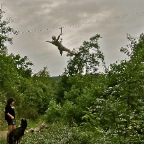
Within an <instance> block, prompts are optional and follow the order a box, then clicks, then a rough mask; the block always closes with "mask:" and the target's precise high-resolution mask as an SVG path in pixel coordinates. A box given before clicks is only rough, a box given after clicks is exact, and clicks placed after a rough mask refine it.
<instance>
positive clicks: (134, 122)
mask: <svg viewBox="0 0 144 144" xmlns="http://www.w3.org/2000/svg"><path fill="white" fill-rule="evenodd" d="M8 24H9V21H5V20H3V11H2V10H0V109H1V111H0V113H1V114H0V115H1V116H3V113H4V112H3V109H4V106H5V102H6V99H7V98H8V97H9V96H13V97H14V98H15V99H16V112H17V119H18V120H19V119H20V118H21V117H25V118H26V119H28V120H29V121H32V123H36V124H37V126H38V125H40V124H41V123H42V122H45V123H46V124H47V125H48V128H47V129H44V130H43V131H40V132H34V133H31V132H30V131H29V132H28V133H26V134H25V137H24V142H25V143H26V144H29V143H31V144H33V143H34V144H36V143H45V144H54V143H57V144H67V143H69V144H94V143H98V144H99V143H106V144H113V143H121V144H124V143H132V144H136V143H142V142H143V139H144V136H143V135H144V123H143V119H144V114H143V111H144V100H143V99H144V81H143V79H144V34H141V35H140V36H139V38H138V39H135V38H133V37H131V36H130V35H128V36H127V38H128V40H129V42H130V44H129V45H128V46H127V47H126V48H121V49H120V51H121V52H123V53H124V54H126V55H127V57H128V58H127V60H122V61H120V62H119V63H118V62H116V63H113V64H111V65H110V66H109V67H106V65H105V60H104V55H103V53H102V51H101V50H100V47H99V43H98V40H99V38H100V35H98V34H97V35H95V36H93V37H92V38H90V40H89V41H85V42H83V45H82V46H81V47H80V48H79V50H78V51H76V53H77V55H75V56H73V57H70V56H69V60H68V64H67V67H66V69H65V72H64V73H63V74H62V75H61V76H60V78H59V77H58V78H56V79H55V78H52V77H51V76H50V74H49V72H48V69H47V68H46V67H44V68H43V69H42V70H40V71H39V72H38V73H36V74H33V73H32V65H33V64H32V62H31V61H29V59H28V58H27V57H26V56H25V57H23V58H22V57H21V56H20V55H14V54H8V53H7V47H6V45H5V43H6V42H10V43H11V44H12V38H10V33H15V31H14V30H13V29H12V28H10V27H9V26H8ZM100 67H103V70H104V72H103V73H102V72H99V68H100ZM41 117H42V118H41ZM36 119H40V121H39V122H37V121H35V120H36ZM0 123H1V124H3V123H5V122H4V119H0ZM32 126H33V124H30V123H29V125H28V130H29V129H30V128H31V127H32ZM37 126H36V127H37ZM0 142H1V141H0Z"/></svg>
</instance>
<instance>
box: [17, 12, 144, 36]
mask: <svg viewBox="0 0 144 144" xmlns="http://www.w3.org/2000/svg"><path fill="white" fill-rule="evenodd" d="M138 14H144V11H140V12H135V13H132V14H124V15H121V16H115V17H113V18H106V19H94V20H91V21H87V22H83V23H80V24H73V25H66V26H63V27H62V26H60V27H56V28H46V29H40V30H28V31H17V32H18V33H19V34H26V33H35V32H44V31H52V30H57V29H60V28H74V27H80V26H83V25H88V24H92V23H100V22H102V21H109V20H117V19H120V18H124V17H127V16H131V15H132V16H133V15H138Z"/></svg>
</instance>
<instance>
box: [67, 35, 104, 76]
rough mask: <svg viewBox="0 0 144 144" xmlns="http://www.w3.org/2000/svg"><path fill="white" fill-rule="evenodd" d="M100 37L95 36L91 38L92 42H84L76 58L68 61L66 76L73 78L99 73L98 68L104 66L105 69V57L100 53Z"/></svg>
mask: <svg viewBox="0 0 144 144" xmlns="http://www.w3.org/2000/svg"><path fill="white" fill-rule="evenodd" d="M99 38H100V35H98V34H97V35H95V36H93V37H91V38H90V41H88V42H87V41H84V42H83V45H82V46H81V47H80V48H79V50H78V51H77V52H76V55H75V56H74V58H71V59H70V60H69V61H68V64H67V68H66V70H65V74H66V75H69V76H72V75H75V74H77V73H80V74H85V73H91V74H95V73H97V70H98V67H99V66H100V65H103V66H104V67H105V62H104V56H103V53H102V52H101V51H100V47H99V45H98V40H99Z"/></svg>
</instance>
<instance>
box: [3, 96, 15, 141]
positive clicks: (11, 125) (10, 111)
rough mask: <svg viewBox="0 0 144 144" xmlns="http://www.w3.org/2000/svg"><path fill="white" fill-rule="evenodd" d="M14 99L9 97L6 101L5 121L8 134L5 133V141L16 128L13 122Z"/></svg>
mask: <svg viewBox="0 0 144 144" xmlns="http://www.w3.org/2000/svg"><path fill="white" fill-rule="evenodd" d="M14 103H15V100H14V98H12V97H10V98H9V99H8V100H7V105H6V107H5V120H6V121H7V123H8V132H7V141H8V136H9V134H10V132H11V131H12V130H13V129H15V128H16V121H15V110H14V107H13V106H14Z"/></svg>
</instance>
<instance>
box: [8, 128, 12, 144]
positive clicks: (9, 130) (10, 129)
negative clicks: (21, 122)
mask: <svg viewBox="0 0 144 144" xmlns="http://www.w3.org/2000/svg"><path fill="white" fill-rule="evenodd" d="M12 127H13V126H12V125H8V132H7V144H8V141H9V137H8V136H9V134H10V132H11V131H12Z"/></svg>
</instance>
